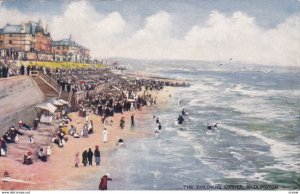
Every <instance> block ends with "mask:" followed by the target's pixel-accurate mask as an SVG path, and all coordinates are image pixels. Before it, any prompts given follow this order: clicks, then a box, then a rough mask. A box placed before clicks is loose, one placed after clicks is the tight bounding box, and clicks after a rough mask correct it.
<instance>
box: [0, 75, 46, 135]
mask: <svg viewBox="0 0 300 194" xmlns="http://www.w3.org/2000/svg"><path fill="white" fill-rule="evenodd" d="M44 99H45V98H44V96H43V94H42V93H41V90H40V89H39V88H38V86H37V85H36V83H35V82H34V81H33V80H32V78H31V77H28V76H18V77H10V78H6V79H0V135H1V136H2V135H3V134H4V133H5V132H6V131H7V130H8V127H9V126H11V125H12V124H14V125H15V126H17V124H18V122H19V120H23V121H25V122H27V123H28V124H29V125H31V124H32V122H33V120H34V118H35V117H36V111H35V109H34V105H35V104H38V103H41V102H43V101H44Z"/></svg>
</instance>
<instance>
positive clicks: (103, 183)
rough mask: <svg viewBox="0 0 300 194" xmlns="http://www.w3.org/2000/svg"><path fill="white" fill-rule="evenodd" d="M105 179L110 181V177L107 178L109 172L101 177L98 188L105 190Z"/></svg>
mask: <svg viewBox="0 0 300 194" xmlns="http://www.w3.org/2000/svg"><path fill="white" fill-rule="evenodd" d="M107 181H112V178H109V174H106V175H104V176H103V177H102V178H101V181H100V184H99V190H102V191H104V190H107Z"/></svg>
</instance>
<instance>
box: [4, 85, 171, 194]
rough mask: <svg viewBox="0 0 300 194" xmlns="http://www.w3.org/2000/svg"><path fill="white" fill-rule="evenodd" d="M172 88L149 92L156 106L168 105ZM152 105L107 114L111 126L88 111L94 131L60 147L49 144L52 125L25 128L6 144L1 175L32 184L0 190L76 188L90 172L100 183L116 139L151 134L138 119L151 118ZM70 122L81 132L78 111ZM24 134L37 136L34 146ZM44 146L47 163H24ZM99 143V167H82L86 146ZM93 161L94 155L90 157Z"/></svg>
mask: <svg viewBox="0 0 300 194" xmlns="http://www.w3.org/2000/svg"><path fill="white" fill-rule="evenodd" d="M174 89H175V88H172V87H165V88H164V89H163V90H161V91H159V92H157V91H148V92H147V93H148V94H151V95H152V96H153V97H156V98H157V105H156V108H162V109H163V108H164V107H166V106H168V99H169V98H171V96H172V91H174ZM152 110H153V107H148V106H144V107H142V110H141V111H140V110H133V111H129V112H125V113H123V114H115V115H114V117H109V120H110V119H111V120H113V124H112V126H110V125H105V124H102V122H101V118H100V116H98V115H95V114H93V113H91V114H90V115H89V119H90V120H93V123H94V127H93V129H94V133H93V134H90V135H89V137H88V138H84V137H80V138H79V139H76V138H73V137H71V136H69V135H68V141H67V142H66V144H65V146H64V147H63V148H59V147H58V146H57V145H55V144H52V143H51V139H52V137H53V134H54V130H55V129H54V128H53V127H49V128H43V129H38V130H36V131H29V132H28V131H26V132H25V134H24V135H23V136H20V138H19V142H18V143H16V144H9V151H8V156H7V157H1V169H0V174H2V175H3V174H4V172H5V171H7V172H8V173H9V174H10V176H11V177H12V178H14V179H18V180H24V181H28V182H33V183H35V184H25V183H15V182H3V181H2V182H0V187H1V189H4V190H13V189H21V190H22V189H24V190H58V189H76V187H77V186H78V185H79V184H80V183H81V182H82V180H84V179H85V177H87V176H90V175H92V174H98V177H99V179H98V180H95V183H94V184H95V185H96V186H97V185H98V184H99V181H100V178H101V177H102V176H103V175H104V174H106V173H109V172H107V170H106V169H107V168H108V166H109V165H110V164H109V163H108V158H109V157H110V156H111V155H112V154H113V153H114V151H115V150H117V149H123V148H119V147H118V146H117V145H116V140H117V139H118V138H122V139H123V140H124V142H125V143H124V144H125V146H126V143H127V142H132V141H135V140H136V139H137V138H139V139H140V138H143V137H149V136H154V130H153V129H149V130H139V127H142V126H139V120H143V119H149V120H151V119H152ZM132 114H134V117H135V122H136V124H135V127H134V128H132V127H131V124H130V117H131V115H132ZM69 117H70V118H71V119H72V121H71V122H70V123H69V124H68V128H69V127H70V125H74V126H76V128H77V131H81V129H82V126H83V124H84V123H85V118H84V117H79V116H78V112H73V113H70V114H69ZM121 117H125V128H124V129H123V130H121V129H120V127H119V122H120V119H121ZM104 127H106V128H107V129H108V142H107V143H103V141H102V139H103V134H102V131H103V128H104ZM27 135H33V137H34V138H35V139H36V140H35V143H34V145H30V144H29V143H28V140H27V139H28V137H27ZM47 145H50V146H51V150H52V154H51V156H50V157H49V160H48V161H47V162H45V163H44V162H42V161H40V160H37V159H34V163H33V164H32V165H23V164H22V162H23V155H24V154H25V153H26V152H28V151H33V152H34V150H36V149H38V148H39V147H40V146H42V147H43V148H44V149H45V148H46V146H47ZM96 145H98V146H99V150H100V152H101V163H100V166H96V165H95V163H94V161H93V163H94V165H93V166H86V167H84V166H83V164H82V163H81V154H82V152H83V151H84V150H85V149H88V148H91V149H92V150H94V149H95V146H96ZM76 152H79V156H80V165H79V168H76V167H75V166H74V165H75V163H74V161H75V154H76ZM93 160H94V158H93Z"/></svg>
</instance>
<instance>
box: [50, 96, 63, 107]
mask: <svg viewBox="0 0 300 194" xmlns="http://www.w3.org/2000/svg"><path fill="white" fill-rule="evenodd" d="M48 102H49V103H51V104H53V105H54V106H63V105H64V104H63V103H61V102H60V101H58V100H55V99H53V98H52V99H50V100H49V101H48Z"/></svg>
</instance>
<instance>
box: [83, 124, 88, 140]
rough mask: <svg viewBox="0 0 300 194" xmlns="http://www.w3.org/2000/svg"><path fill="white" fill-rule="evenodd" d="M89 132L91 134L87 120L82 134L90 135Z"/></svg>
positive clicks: (84, 135)
mask: <svg viewBox="0 0 300 194" xmlns="http://www.w3.org/2000/svg"><path fill="white" fill-rule="evenodd" d="M88 134H89V127H88V123H87V122H85V124H84V125H83V128H82V136H83V137H88Z"/></svg>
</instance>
